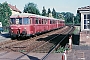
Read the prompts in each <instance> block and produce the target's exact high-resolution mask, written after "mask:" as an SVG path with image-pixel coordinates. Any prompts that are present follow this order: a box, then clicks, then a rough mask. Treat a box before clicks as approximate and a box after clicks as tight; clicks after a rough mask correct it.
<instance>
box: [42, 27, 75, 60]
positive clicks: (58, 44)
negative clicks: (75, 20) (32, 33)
mask: <svg viewBox="0 0 90 60" xmlns="http://www.w3.org/2000/svg"><path fill="white" fill-rule="evenodd" d="M74 29H75V28H74V27H71V28H70V29H69V30H68V31H65V32H62V33H63V34H66V35H65V36H64V37H63V38H62V39H61V41H59V42H58V43H57V44H56V45H55V46H53V47H52V49H50V50H49V51H48V53H47V54H46V55H45V56H44V57H43V58H42V59H41V60H47V59H48V60H49V57H51V56H52V55H50V54H51V53H52V52H53V51H54V50H55V49H56V48H57V47H58V46H60V44H61V43H62V41H64V40H65V38H67V36H68V34H71V33H72V32H73V30H74ZM59 36H60V35H59ZM59 36H58V37H59ZM58 37H57V38H58Z"/></svg>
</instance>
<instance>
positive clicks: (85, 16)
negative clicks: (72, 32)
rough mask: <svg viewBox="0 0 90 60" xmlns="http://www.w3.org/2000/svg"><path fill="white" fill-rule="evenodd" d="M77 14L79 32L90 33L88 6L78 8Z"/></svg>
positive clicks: (89, 7) (89, 9)
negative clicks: (78, 15)
mask: <svg viewBox="0 0 90 60" xmlns="http://www.w3.org/2000/svg"><path fill="white" fill-rule="evenodd" d="M77 12H78V13H80V14H81V15H80V16H81V31H90V6H86V7H81V8H78V10H77Z"/></svg>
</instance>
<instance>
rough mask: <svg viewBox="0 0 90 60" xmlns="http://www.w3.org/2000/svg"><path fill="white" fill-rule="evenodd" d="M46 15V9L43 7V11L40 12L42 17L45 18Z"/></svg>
mask: <svg viewBox="0 0 90 60" xmlns="http://www.w3.org/2000/svg"><path fill="white" fill-rule="evenodd" d="M46 15H47V14H46V9H45V7H44V6H43V10H42V16H46Z"/></svg>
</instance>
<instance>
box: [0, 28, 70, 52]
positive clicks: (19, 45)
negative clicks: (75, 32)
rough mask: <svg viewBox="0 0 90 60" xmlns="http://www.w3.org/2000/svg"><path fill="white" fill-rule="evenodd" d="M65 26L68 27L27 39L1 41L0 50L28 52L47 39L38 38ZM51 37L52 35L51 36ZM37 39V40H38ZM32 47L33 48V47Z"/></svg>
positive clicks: (54, 32)
mask: <svg viewBox="0 0 90 60" xmlns="http://www.w3.org/2000/svg"><path fill="white" fill-rule="evenodd" d="M66 28H69V27H67V26H66V27H65V28H62V29H61V30H56V31H52V32H49V33H46V34H42V35H39V36H36V37H33V38H30V39H27V40H23V41H18V40H9V41H5V42H1V43H0V51H2V50H5V51H22V50H23V51H25V52H29V50H30V51H31V49H34V48H36V47H38V46H39V45H41V44H43V43H45V42H46V41H47V40H48V39H49V38H48V39H47V40H42V39H40V38H41V37H42V38H45V37H48V36H50V35H52V34H56V33H58V32H59V31H62V30H65V29H66ZM52 37H53V36H52ZM38 40H39V41H38ZM33 47H34V48H33Z"/></svg>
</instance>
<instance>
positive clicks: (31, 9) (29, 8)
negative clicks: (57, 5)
mask: <svg viewBox="0 0 90 60" xmlns="http://www.w3.org/2000/svg"><path fill="white" fill-rule="evenodd" d="M23 12H25V13H32V14H37V15H40V12H39V10H38V8H37V5H36V4H34V3H28V4H26V5H25V7H24V10H23Z"/></svg>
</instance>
